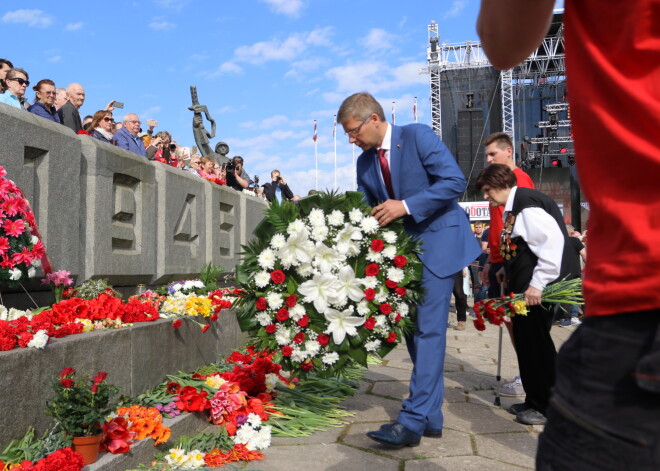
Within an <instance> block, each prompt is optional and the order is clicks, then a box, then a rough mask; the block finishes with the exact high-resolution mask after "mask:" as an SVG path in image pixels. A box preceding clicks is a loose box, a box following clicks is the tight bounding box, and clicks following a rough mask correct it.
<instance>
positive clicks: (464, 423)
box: [442, 403, 528, 434]
mask: <svg viewBox="0 0 660 471" xmlns="http://www.w3.org/2000/svg"><path fill="white" fill-rule="evenodd" d="M442 411H443V413H444V417H445V428H451V429H454V430H460V431H463V432H471V433H475V434H483V433H498V432H525V431H528V428H527V427H526V426H525V425H522V424H519V423H517V422H514V416H513V415H511V414H509V413H508V412H506V411H504V410H502V409H496V408H492V407H489V406H481V405H478V404H471V403H447V404H445V405H444V406H443V408H442Z"/></svg>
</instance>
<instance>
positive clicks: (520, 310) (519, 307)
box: [513, 301, 529, 316]
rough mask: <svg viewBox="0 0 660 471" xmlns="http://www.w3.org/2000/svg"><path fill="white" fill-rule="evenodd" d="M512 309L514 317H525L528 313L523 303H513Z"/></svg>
mask: <svg viewBox="0 0 660 471" xmlns="http://www.w3.org/2000/svg"><path fill="white" fill-rule="evenodd" d="M513 308H514V309H515V311H516V315H519V316H526V315H527V313H528V312H529V311H528V310H527V304H525V301H514V302H513Z"/></svg>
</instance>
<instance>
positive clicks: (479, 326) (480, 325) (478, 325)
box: [473, 316, 486, 330]
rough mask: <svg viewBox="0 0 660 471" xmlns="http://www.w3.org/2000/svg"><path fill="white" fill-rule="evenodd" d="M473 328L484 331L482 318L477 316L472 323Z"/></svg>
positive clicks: (484, 325)
mask: <svg viewBox="0 0 660 471" xmlns="http://www.w3.org/2000/svg"><path fill="white" fill-rule="evenodd" d="M473 322H474V328H475V329H477V330H486V324H485V323H484V318H483V317H481V316H479V317H477V318H476V319H475V320H474V321H473Z"/></svg>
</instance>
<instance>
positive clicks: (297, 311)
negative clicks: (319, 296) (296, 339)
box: [289, 304, 305, 322]
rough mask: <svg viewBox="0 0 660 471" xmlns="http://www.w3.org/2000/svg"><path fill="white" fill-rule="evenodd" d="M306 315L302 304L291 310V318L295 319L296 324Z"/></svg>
mask: <svg viewBox="0 0 660 471" xmlns="http://www.w3.org/2000/svg"><path fill="white" fill-rule="evenodd" d="M304 315H305V308H304V307H303V306H301V305H300V304H296V305H295V306H293V307H291V308H289V317H290V318H291V319H293V321H294V322H296V321H298V320H300V318H301V317H302V316H304Z"/></svg>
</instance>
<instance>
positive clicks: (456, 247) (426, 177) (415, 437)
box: [337, 92, 481, 448]
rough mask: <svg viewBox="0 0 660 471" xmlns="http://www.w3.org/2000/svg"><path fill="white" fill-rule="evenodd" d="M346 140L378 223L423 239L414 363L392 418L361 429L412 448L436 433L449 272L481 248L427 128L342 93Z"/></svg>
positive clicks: (411, 348)
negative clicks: (390, 118)
mask: <svg viewBox="0 0 660 471" xmlns="http://www.w3.org/2000/svg"><path fill="white" fill-rule="evenodd" d="M337 122H338V123H340V124H341V125H342V126H343V128H344V131H345V132H346V134H347V135H348V138H349V142H351V143H354V144H355V145H357V146H359V147H360V148H361V149H362V150H363V153H362V154H361V155H360V157H359V158H358V161H357V182H358V191H361V192H362V193H363V194H364V197H365V200H366V201H367V203H368V204H370V205H371V206H373V210H372V212H371V214H372V215H373V216H374V217H375V218H376V219H377V220H378V222H379V223H380V225H381V226H386V225H388V224H389V223H390V222H392V221H393V220H395V219H398V218H401V217H403V218H404V225H405V227H406V230H407V231H408V233H409V234H410V235H412V236H416V237H418V238H420V239H421V240H422V244H423V245H422V249H423V253H422V254H421V256H420V258H421V260H422V262H423V264H424V271H423V275H422V276H423V279H422V281H423V286H424V289H425V291H426V297H425V299H424V302H423V303H421V304H420V305H418V306H417V321H416V331H415V333H414V335H412V336H410V338H407V339H406V343H407V346H408V352H409V353H410V357H411V359H412V361H413V364H414V368H413V372H412V375H411V378H410V395H409V397H408V398H407V399H406V400H404V401H403V404H402V408H401V411H400V412H399V416H398V417H397V420H396V422H394V423H392V424H385V425H383V426H382V427H381V428H380V430H376V431H373V432H369V433H368V434H367V435H368V436H369V437H370V438H372V439H373V440H376V441H377V442H379V443H382V444H385V445H388V446H390V447H395V448H400V447H403V446H417V445H419V443H420V440H421V436H422V435H424V436H430V437H441V436H442V427H443V416H442V411H441V409H440V408H441V407H442V401H443V398H444V377H443V367H444V361H445V345H446V332H447V318H448V315H449V302H450V300H451V294H452V290H453V287H454V275H455V274H456V273H457V272H459V271H460V270H462V269H463V268H464V267H466V266H468V265H469V264H470V262H471V261H472V260H474V259H475V258H476V257H477V256H478V255H479V254H480V253H481V249H480V248H479V245H478V244H477V242H476V241H475V238H474V236H473V235H472V231H471V230H470V223H469V221H468V218H467V215H466V214H465V211H463V210H462V209H461V208H460V206H459V205H458V202H457V200H456V199H457V198H458V197H459V196H460V195H461V194H463V192H464V191H465V187H466V181H465V177H464V176H463V173H462V172H461V170H460V168H459V167H458V165H457V163H456V160H455V159H454V157H453V156H452V155H451V153H450V152H449V150H448V149H447V148H446V147H445V145H444V144H443V143H442V141H440V139H439V138H438V137H437V136H436V135H435V134H434V133H433V131H432V130H431V128H430V127H428V126H426V125H421V124H409V125H407V126H392V125H390V124H388V123H387V121H386V120H385V113H384V112H383V108H382V107H381V106H380V104H379V103H378V102H377V101H376V100H375V99H374V97H373V96H371V95H370V94H368V93H365V92H363V93H356V94H354V95H351V96H350V97H348V98H346V99H345V100H344V102H343V103H342V104H341V106H340V107H339V111H338V112H337Z"/></svg>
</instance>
